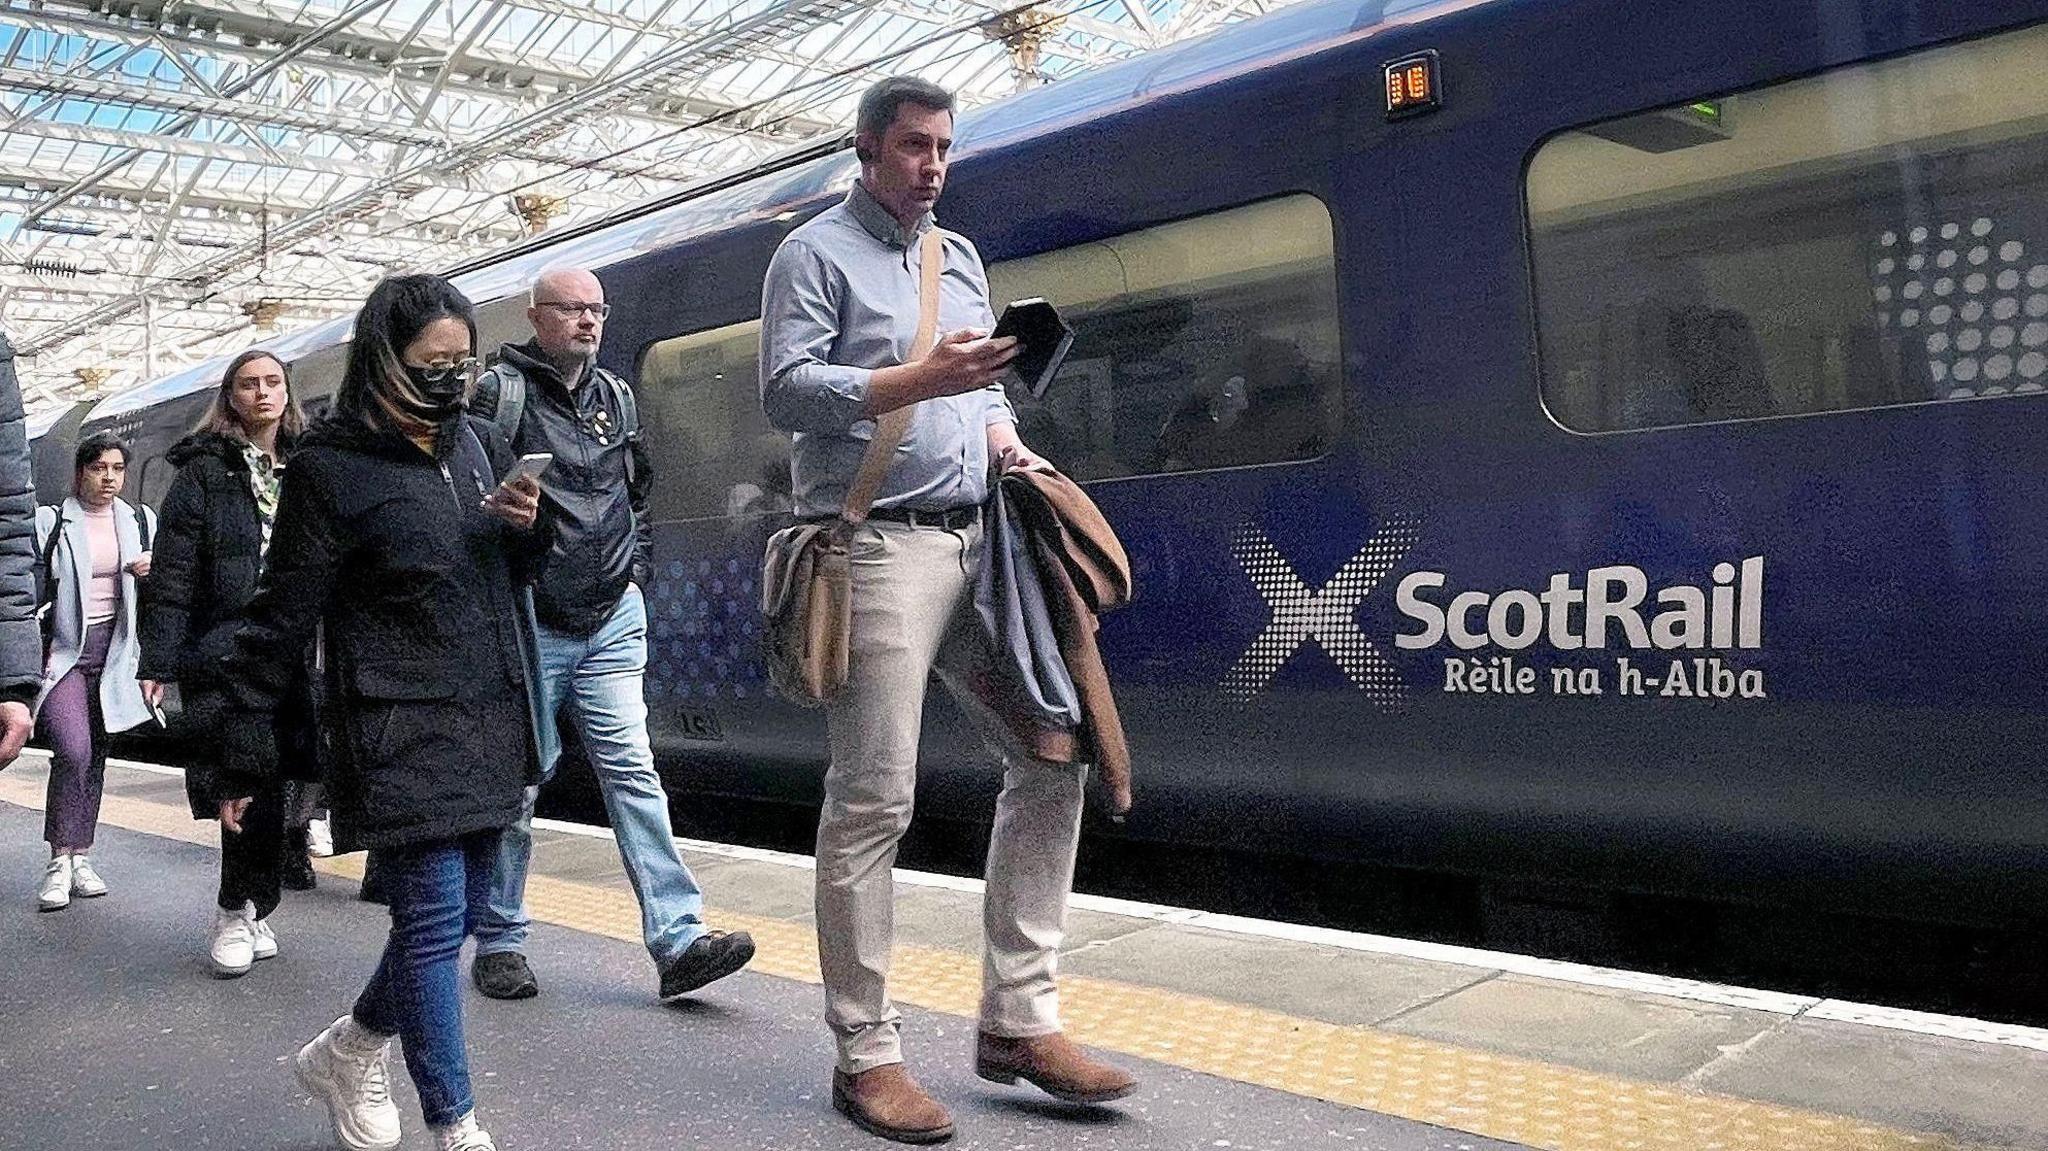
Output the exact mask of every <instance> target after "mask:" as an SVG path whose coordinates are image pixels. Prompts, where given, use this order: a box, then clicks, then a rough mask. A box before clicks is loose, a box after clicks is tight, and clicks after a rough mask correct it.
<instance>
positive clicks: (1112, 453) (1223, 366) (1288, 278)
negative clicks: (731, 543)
mask: <svg viewBox="0 0 2048 1151" xmlns="http://www.w3.org/2000/svg"><path fill="white" fill-rule="evenodd" d="M1333 252H1334V250H1333V246H1332V241H1331V232H1330V214H1329V211H1328V210H1327V209H1325V208H1324V207H1323V205H1322V202H1321V201H1319V200H1317V199H1315V198H1314V197H1312V196H1292V197H1288V198H1285V199H1281V200H1272V201H1267V202H1265V203H1260V204H1253V205H1250V206H1248V207H1243V208H1236V209H1232V210H1230V211H1225V212H1219V213H1216V214H1214V215H1210V216H1203V217H1200V218H1198V219H1194V220H1183V221H1180V222H1178V223H1173V224H1165V225H1162V226H1160V227H1157V228H1149V229H1146V230H1144V231H1140V232H1133V233H1129V234H1126V235H1123V236H1117V237H1114V238H1112V239H1109V240H1103V241H1100V242H1097V243H1091V244H1083V245H1081V246H1079V247H1075V248H1066V249H1061V250H1059V251H1054V252H1047V253H1044V254H1042V255H1037V256H1030V257H1026V258H1023V259H1018V260H1010V261H1006V262H1004V263H1001V264H997V265H994V266H993V267H991V268H990V269H989V281H990V285H989V286H990V295H991V296H992V297H993V298H994V300H995V301H996V306H997V308H998V309H999V310H1000V308H1001V306H1002V304H1003V303H1004V302H1005V301H1008V300H1016V299H1023V298H1026V297H1029V296H1044V297H1046V298H1047V299H1050V300H1052V301H1053V302H1054V303H1055V304H1057V305H1058V306H1059V308H1060V313H1061V315H1062V316H1064V317H1065V318H1066V320H1067V322H1068V323H1070V324H1072V325H1073V326H1074V330H1075V339H1074V346H1073V348H1072V350H1071V351H1069V353H1068V354H1067V359H1066V362H1065V364H1064V365H1063V366H1062V367H1061V368H1060V372H1059V375H1058V376H1057V377H1056V378H1055V379H1054V381H1053V383H1052V386H1051V387H1050V388H1048V389H1047V390H1046V394H1045V398H1044V399H1043V400H1034V399H1032V398H1031V396H1030V394H1029V393H1028V392H1025V391H1024V390H1023V389H1021V388H1019V389H1013V391H1012V393H1011V397H1010V399H1011V402H1012V403H1013V404H1014V405H1015V406H1016V409H1017V419H1018V423H1019V425H1020V429H1021V431H1022V432H1023V434H1024V437H1025V440H1026V442H1028V443H1030V444H1031V445H1032V446H1033V447H1034V448H1036V449H1037V450H1038V451H1040V452H1042V453H1044V454H1045V455H1046V456H1047V457H1048V458H1050V459H1052V460H1053V461H1054V462H1055V463H1058V464H1059V465H1060V467H1061V468H1062V469H1064V470H1065V471H1066V472H1067V473H1068V474H1069V475H1071V476H1073V477H1075V478H1076V479H1083V480H1096V479H1109V478H1112V477H1116V476H1129V475H1140V474H1144V473H1148V472H1170V471H1182V470H1186V469H1191V468H1215V467H1230V466H1234V465H1239V464H1263V463H1276V462H1280V461H1284V460H1303V459H1310V458H1313V457H1315V456H1318V455H1321V454H1322V453H1323V452H1324V451H1327V450H1328V449H1329V446H1330V443H1331V441H1332V440H1333V439H1334V438H1335V436H1336V433H1337V429H1338V426H1339V423H1340V421H1341V419H1342V411H1343V402H1342V389H1341V384H1340V380H1341V376H1340V373H1339V364H1338V355H1337V276H1336V263H1335V258H1334V254H1333ZM760 332H761V325H760V322H759V321H756V320H750V321H748V322H746V323H742V324H733V325H730V326H728V327H724V328H716V329H713V330H710V331H704V332H695V333H692V334H690V335H686V336H679V337H677V338H675V339H672V340H664V341H662V342H660V343H657V344H655V345H653V346H651V347H650V348H648V349H647V353H646V355H645V356H644V357H643V358H642V360H641V364H640V385H639V388H638V395H639V398H640V407H641V413H642V415H641V420H642V423H643V425H644V427H645V432H644V433H643V434H644V435H645V436H646V437H647V447H648V450H649V451H650V452H652V453H653V454H654V458H655V461H656V464H657V466H658V467H660V469H661V470H662V472H663V473H664V474H665V475H667V476H669V477H672V480H671V481H669V482H661V483H657V484H655V485H654V495H653V497H652V499H653V513H654V518H655V519H656V520H657V521H662V522H665V521H669V520H683V519H703V518H706V517H712V516H748V515H760V514H772V513H778V512H787V511H788V510H789V509H790V506H791V500H790V484H789V437H788V436H787V435H784V434H783V433H780V432H777V431H776V430H774V429H773V428H771V427H769V426H768V421H767V419H766V418H765V417H764V416H763V415H762V414H761V403H760V393H759V372H760V368H759V364H760Z"/></svg>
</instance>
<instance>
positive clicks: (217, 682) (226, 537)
mask: <svg viewBox="0 0 2048 1151" xmlns="http://www.w3.org/2000/svg"><path fill="white" fill-rule="evenodd" d="M289 452H290V441H289V440H281V441H280V442H279V444H278V453H279V455H280V456H285V455H289ZM164 458H165V459H166V460H169V461H170V462H171V464H172V465H174V466H175V467H176V468H177V469H178V476H177V478H176V479H174V480H172V481H171V488H170V490H169V491H168V492H165V493H164V500H163V504H162V505H161V506H160V507H159V508H158V510H157V530H156V537H155V539H154V540H152V541H151V559H150V569H149V579H147V580H145V581H143V584H142V617H141V628H140V631H141V639H142V663H141V667H140V669H139V674H140V677H141V678H142V679H153V680H159V681H161V682H164V683H175V684H177V685H178V694H179V698H180V699H181V700H182V701H183V703H184V716H183V718H182V719H181V721H180V722H179V725H178V726H179V728H180V730H181V732H182V733H183V734H185V735H186V736H188V737H193V738H197V739H200V740H201V741H202V742H212V739H213V737H214V736H215V735H217V733H218V731H219V725H220V720H221V717H222V715H223V714H224V712H225V709H226V707H227V698H226V696H225V694H224V693H223V690H222V684H221V678H220V676H221V671H220V669H221V661H222V660H224V659H226V658H227V655H228V653H229V652H230V651H232V650H233V649H234V640H235V627H236V625H237V623H238V622H239V620H240V617H241V612H242V609H243V608H244V607H246V606H247V605H248V603H249V598H250V597H251V596H253V595H255V594H256V573H257V571H258V570H260V569H261V567H262V554H263V552H262V547H263V520H262V517H261V516H260V515H259V514H258V513H257V511H256V496H255V495H254V493H252V492H251V491H250V490H249V460H248V457H246V456H245V455H243V453H242V442H241V441H240V440H234V439H229V438H228V437H227V436H223V435H221V434H219V433H217V432H205V431H200V432H193V433H192V434H191V435H189V436H186V437H185V438H184V439H182V440H179V441H178V442H177V443H176V444H175V445H173V446H172V448H171V450H170V451H169V452H166V453H165V454H164ZM289 698H291V699H292V700H293V701H294V702H293V704H292V705H291V706H288V707H284V708H280V709H279V712H278V719H279V722H280V724H281V727H280V730H279V732H278V738H279V740H280V741H281V742H282V743H283V745H284V746H283V747H282V748H281V749H280V750H281V764H280V767H281V772H282V774H283V775H284V776H285V777H287V778H292V779H318V778H319V771H318V764H317V763H316V762H315V760H314V756H313V754H312V746H313V745H312V738H311V737H312V732H311V731H310V730H309V729H310V725H311V722H312V716H311V714H310V712H309V710H308V709H309V707H310V700H308V698H307V696H306V692H305V685H304V684H300V685H298V687H297V689H296V690H295V691H293V692H292V693H291V696H290V697H289ZM214 783H215V779H214V773H213V772H212V771H211V770H209V769H208V768H206V767H204V766H198V765H195V766H192V767H188V768H187V769H186V772H185V793H186V796H187V798H189V799H190V800H191V803H192V815H193V817H194V818H196V819H212V818H214V817H215V816H216V815H217V814H218V813H219V807H220V800H221V799H222V798H232V797H223V796H221V795H219V794H218V792H217V790H216V789H215V787H214Z"/></svg>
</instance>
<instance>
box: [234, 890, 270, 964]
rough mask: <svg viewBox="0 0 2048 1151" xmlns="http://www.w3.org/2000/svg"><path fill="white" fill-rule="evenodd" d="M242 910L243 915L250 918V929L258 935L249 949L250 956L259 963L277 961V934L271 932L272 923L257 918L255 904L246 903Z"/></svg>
mask: <svg viewBox="0 0 2048 1151" xmlns="http://www.w3.org/2000/svg"><path fill="white" fill-rule="evenodd" d="M242 908H243V914H245V915H247V916H248V917H249V923H250V927H251V928H252V929H253V930H254V932H255V934H256V939H255V941H254V942H253V943H252V944H251V945H250V948H249V951H250V954H252V955H254V956H255V957H256V958H257V959H258V960H259V961H260V960H264V959H276V958H277V933H276V932H273V931H272V930H270V921H269V920H268V919H258V918H256V905H255V904H253V903H245V904H243V905H242Z"/></svg>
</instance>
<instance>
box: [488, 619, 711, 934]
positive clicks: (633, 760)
mask: <svg viewBox="0 0 2048 1151" xmlns="http://www.w3.org/2000/svg"><path fill="white" fill-rule="evenodd" d="M535 638H536V640H537V641H538V647H539V654H540V676H539V680H540V682H539V684H538V691H539V692H540V698H539V700H538V706H537V707H536V708H535V710H536V711H537V712H538V713H539V714H540V715H541V716H542V726H544V727H546V726H550V725H552V724H553V722H554V717H555V715H557V714H558V713H559V712H560V711H561V709H562V705H563V704H564V703H568V704H571V705H573V707H572V710H573V711H574V712H575V716H576V727H577V731H578V732H579V733H580V734H581V735H582V737H583V747H584V750H585V751H586V752H588V753H589V755H590V766H591V767H592V768H593V769H594V770H595V771H596V772H597V783H598V788H599V790H600V791H602V792H603V793H604V807H605V811H606V813H607V814H608V815H610V817H611V822H612V834H613V835H614V836H616V837H617V839H618V843H619V858H620V859H622V860H623V861H625V864H626V878H627V879H628V880H630V881H631V882H632V884H633V894H634V895H635V896H636V897H638V898H639V900H640V930H641V934H642V936H643V937H644V938H645V939H646V940H647V951H648V953H649V954H650V955H652V956H654V962H655V963H656V964H659V965H663V966H666V965H667V964H668V963H669V962H671V961H672V960H674V959H675V958H676V957H678V956H680V955H681V954H682V953H683V952H684V951H687V950H688V949H689V947H690V944H692V943H694V942H696V940H697V937H698V936H700V935H702V934H704V895H703V893H702V892H701V891H699V890H698V889H697V877H696V876H693V875H691V874H690V869H689V868H688V867H687V866H685V865H684V864H683V860H682V857H681V856H679V855H677V854H676V843H675V832H674V831H672V830H671V829H670V827H669V820H668V793H667V792H666V791H663V790H662V787H661V777H660V776H658V775H656V774H655V772H654V748H653V746H652V745H651V744H649V743H648V740H647V698H646V696H644V695H643V694H642V693H641V681H642V680H643V679H644V678H645V677H646V674H647V604H646V601H645V600H644V599H642V597H641V595H640V589H639V588H637V587H634V586H632V585H631V584H628V585H627V586H626V594H625V595H623V596H621V597H620V598H619V605H618V607H616V608H614V609H613V611H612V617H611V618H610V619H608V620H606V621H605V623H604V625H603V626H602V627H600V628H598V629H597V631H596V632H595V633H594V634H591V635H588V636H580V635H569V634H565V633H563V632H558V631H555V630H554V629H553V628H550V627H548V626H547V625H546V624H541V625H539V626H538V627H537V628H536V636H535ZM548 742H552V741H551V740H550V741H548ZM558 754H559V749H543V750H542V752H541V756H542V759H541V772H542V775H543V777H545V776H548V775H552V774H554V770H555V760H556V756H557V755H558ZM538 791H539V789H538V788H528V789H527V791H526V810H525V811H524V812H523V813H522V814H521V815H520V817H519V822H518V823H517V824H515V825H514V826H512V827H510V828H507V829H506V830H505V835H504V838H503V840H502V841H501V843H500V845H499V848H498V859H497V864H496V866H495V868H494V871H493V874H492V876H491V894H490V905H489V906H488V907H487V908H485V909H484V911H483V914H482V915H481V916H480V917H479V919H478V921H477V928H476V940H477V942H476V951H477V954H478V955H490V954H493V953H496V952H501V951H520V950H523V949H524V948H525V946H526V935H527V931H528V929H529V928H530V927H531V925H532V920H531V919H529V918H528V917H527V914H526V871H527V867H528V865H529V864H530V863H531V862H532V859H533V798H534V796H535V795H536V794H537V793H538Z"/></svg>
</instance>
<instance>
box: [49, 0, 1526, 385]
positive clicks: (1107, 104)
mask: <svg viewBox="0 0 2048 1151" xmlns="http://www.w3.org/2000/svg"><path fill="white" fill-rule="evenodd" d="M1504 2H1507V0H1323V2H1321V3H1308V4H1302V5H1299V6H1297V7H1292V8H1284V9H1281V10H1280V11H1278V12H1274V13H1270V14H1268V15H1265V16H1261V17H1258V18H1256V19H1254V20H1249V21H1246V22H1244V23H1242V24H1235V25H1231V26H1229V27H1226V28H1221V29H1218V30H1217V31H1215V32H1212V33H1210V34H1208V35H1206V36H1201V37H1197V38H1195V39H1192V40H1186V41H1183V42H1181V43H1178V44H1174V45H1170V46H1168V47H1165V48H1161V49H1158V50H1156V51H1153V52H1148V53H1146V54H1144V55H1142V56H1138V57H1135V58H1133V59H1129V60H1123V61H1119V62H1118V63H1116V64H1112V65H1109V66H1108V67H1105V68H1102V69H1100V70H1098V71H1094V72H1088V73H1084V74H1082V75H1079V76H1075V77H1072V78H1069V79H1064V80H1061V81H1059V82H1058V83H1055V84H1050V85H1047V86H1045V87H1043V88H1034V89H1032V90H1031V91H1028V92H1022V93H1019V94H1017V95H1015V96H1011V97H1009V98H1007V99H1003V100H999V101H997V102H995V103H993V104H989V105H987V106H985V107H982V108H977V109H975V110H974V111H972V112H968V113H966V114H965V115H963V116H962V117H961V121H960V133H959V135H960V148H959V151H958V152H957V153H956V159H966V158H969V157H972V156H973V155H974V154H976V153H978V152H988V151H995V150H998V149H1001V148H1003V147H1006V146H1009V145H1013V144H1016V143H1019V142H1021V141H1024V140H1028V139H1032V138H1034V137H1037V136H1041V135H1045V134H1048V133H1052V132H1057V131H1060V130H1062V129H1064V128H1068V127H1071V126H1073V125H1076V124H1082V123H1086V122H1088V121H1090V120H1093V119H1096V118H1098V117H1101V116H1104V115H1108V114H1111V113H1114V112H1118V111H1122V110H1124V109H1126V108H1131V107H1135V106H1138V105H1141V104H1145V103H1148V102H1151V101H1154V100H1159V99H1164V98H1167V97H1170V96H1173V95H1175V94H1178V93H1180V92H1185V91H1188V90H1191V89H1194V88H1198V87H1201V86H1204V85H1207V84H1212V83H1215V82H1217V81H1219V80H1223V79H1226V78H1229V77H1231V76H1236V75H1241V74H1243V73H1246V72H1250V71H1253V70H1256V69H1259V68H1264V67H1271V66H1273V65H1275V64H1278V63H1281V62H1283V61H1287V60H1292V59H1295V58H1297V57H1300V56H1303V55H1307V54H1310V53H1313V52H1319V51H1323V50H1326V49H1329V48H1333V47H1336V46H1339V45H1341V44H1344V43H1348V42H1350V41H1353V40H1357V39H1361V38H1364V37H1367V36H1371V35H1375V34H1377V33H1379V32H1381V31H1383V30H1385V29H1386V28H1387V27H1388V26H1390V25H1407V24H1419V23H1426V22H1428V21H1429V20H1432V19H1435V18H1437V17H1439V16H1443V15H1448V14H1450V13H1452V12H1458V11H1463V10H1466V9H1469V8H1474V7H1479V6H1482V5H1486V4H1493V3H1504ZM857 174H858V165H857V163H856V162H855V160H854V157H853V155H852V152H851V151H850V150H848V151H841V152H838V153H836V154H833V155H829V156H825V157H821V158H819V159H817V160H814V161H811V162H809V163H804V164H801V165H799V166H797V167H793V168H789V169H785V170H780V171H773V170H771V171H769V172H767V173H766V174H764V175H762V176H759V177H757V178H754V179H748V180H744V181H743V182H741V183H738V184H734V185H731V186H729V187H722V188H717V189H716V190H714V191H710V192H707V193H705V194H703V195H698V196H691V197H690V198H687V199H683V200H681V201H679V202H676V203H671V204H668V205H667V206H664V207H656V208H653V209H649V210H644V211H641V212H640V213H639V214H635V215H628V216H626V217H625V218H623V219H620V220H618V221H616V222H613V223H606V222H603V221H597V222H594V224H593V225H592V226H589V227H588V228H587V229H586V230H581V231H578V230H571V231H569V232H567V233H565V234H564V236H563V237H562V238H560V239H555V240H551V241H544V242H542V243H541V244H539V245H538V246H536V247H532V248H527V249H515V250H514V251H512V252H510V253H507V254H505V255H504V256H502V257H499V258H496V259H492V260H491V261H490V262H488V263H485V264H483V265H481V266H476V267H473V268H470V269H468V270H466V271H463V272H461V273H459V274H458V275H456V276H455V277H454V282H455V284H456V286H457V287H459V288H461V289H462V291H463V293H464V294H465V295H467V296H469V298H470V299H472V300H474V301H476V302H477V303H479V304H485V303H490V302H492V301H495V300H500V299H503V298H505V297H506V296H509V295H512V294H513V293H515V292H519V291H522V290H524V289H525V288H526V286H527V285H528V284H529V283H531V282H532V280H533V277H534V276H535V275H536V274H538V273H539V272H540V271H541V270H542V269H544V268H547V267H550V266H554V265H559V264H573V265H577V266H580V267H586V268H601V267H604V266H606V265H608V264H614V263H618V262H620V261H622V260H627V259H631V258H633V257H635V256H640V255H644V254H646V253H649V252H653V251H658V250H660V249H662V248H667V247H671V246H674V245H676V244H680V243H682V242H684V241H685V240H688V239H691V238H693V237H697V236H702V235H705V234H708V233H711V232H716V231H720V230H723V229H725V228H730V227H732V226H734V225H736V224H742V223H750V222H753V221H756V220H761V219H767V218H771V217H774V216H777V215H779V214H781V213H782V212H785V211H788V210H790V209H792V208H794V207H797V206H800V205H803V204H805V203H808V202H810V201H812V200H815V199H817V198H818V197H820V196H822V195H824V194H826V193H828V192H832V191H836V190H838V189H842V188H845V187H847V186H849V185H850V184H851V183H852V182H853V179H854V177H855V175H857ZM353 323H354V320H353V318H352V317H343V318H341V319H337V320H330V321H328V322H326V323H324V324H319V325H316V326H314V327H311V328H307V329H305V330H303V331H300V332H295V333H292V334H291V335H288V336H282V337H279V338H278V339H276V340H273V341H267V342H263V343H259V344H256V345H254V346H256V347H261V348H264V349H266V350H269V351H274V352H276V353H278V354H279V355H280V356H282V357H283V358H284V359H286V360H293V359H296V358H297V357H298V356H300V355H302V354H304V353H306V352H311V351H315V350H318V349H320V348H323V347H328V346H331V345H333V344H336V343H339V342H341V341H344V340H346V339H347V338H348V335H349V329H350V328H351V326H352V325H353ZM231 358H232V357H225V356H224V357H217V358H215V359H211V360H208V361H206V362H204V363H201V364H198V365H196V366H194V367H191V368H187V369H185V370H183V371H180V372H177V373H174V374H172V375H169V376H163V377H160V378H158V379H155V380H151V381H149V382H148V383H144V384H138V385H137V386H135V387H133V388H130V389H128V390H127V391H124V392H119V393H116V394H114V395H112V396H108V397H107V398H106V399H104V400H101V401H100V403H99V405H98V406H96V407H95V408H93V410H92V412H91V413H90V414H89V415H88V416H87V419H88V421H97V420H103V419H110V418H113V417H116V416H121V415H126V414H128V413H130V412H134V411H138V410H141V409H143V408H147V407H150V406H152V405H155V404H158V403H161V402H163V401H165V400H169V399H174V398H176V397H178V396H182V395H186V394H189V393H191V392H194V391H198V390H201V389H203V388H206V387H210V386H212V385H213V384H214V383H215V382H216V381H217V380H218V379H219V378H220V372H221V370H222V369H223V368H224V367H225V366H226V364H227V361H228V360H229V359H231Z"/></svg>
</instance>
